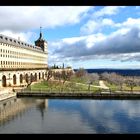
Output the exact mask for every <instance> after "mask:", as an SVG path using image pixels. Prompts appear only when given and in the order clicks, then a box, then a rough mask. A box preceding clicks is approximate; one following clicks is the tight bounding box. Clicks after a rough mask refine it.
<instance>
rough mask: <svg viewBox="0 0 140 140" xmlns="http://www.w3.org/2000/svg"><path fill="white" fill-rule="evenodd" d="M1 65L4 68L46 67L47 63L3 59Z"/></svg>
mask: <svg viewBox="0 0 140 140" xmlns="http://www.w3.org/2000/svg"><path fill="white" fill-rule="evenodd" d="M0 64H1V67H2V68H3V67H4V68H6V67H8V68H12V67H18V68H19V67H28V68H29V67H31V68H36V67H46V66H47V65H46V64H37V63H34V64H33V63H24V62H13V61H1V62H0Z"/></svg>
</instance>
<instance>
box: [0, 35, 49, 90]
mask: <svg viewBox="0 0 140 140" xmlns="http://www.w3.org/2000/svg"><path fill="white" fill-rule="evenodd" d="M40 38H41V40H39V39H40ZM39 39H38V40H37V41H36V43H35V46H33V45H30V44H28V43H25V42H23V41H20V40H17V39H14V38H11V37H8V36H5V35H0V88H1V87H7V86H20V85H26V84H28V83H29V82H31V81H37V80H39V79H44V78H45V77H46V74H47V73H46V70H47V67H48V63H47V59H48V52H47V42H46V41H45V40H43V39H42V33H40V37H39ZM40 41H41V45H38V46H37V45H36V44H39V43H40Z"/></svg>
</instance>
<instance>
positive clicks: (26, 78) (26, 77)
mask: <svg viewBox="0 0 140 140" xmlns="http://www.w3.org/2000/svg"><path fill="white" fill-rule="evenodd" d="M25 81H26V83H28V82H29V80H28V74H27V73H26V74H25Z"/></svg>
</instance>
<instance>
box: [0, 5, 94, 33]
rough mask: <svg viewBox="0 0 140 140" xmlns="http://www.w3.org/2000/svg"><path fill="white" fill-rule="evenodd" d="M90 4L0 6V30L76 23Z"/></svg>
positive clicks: (50, 26)
mask: <svg viewBox="0 0 140 140" xmlns="http://www.w3.org/2000/svg"><path fill="white" fill-rule="evenodd" d="M91 8H92V7H90V6H76V7H74V6H2V7H0V17H1V22H0V30H12V31H14V32H19V31H25V30H29V29H30V30H31V29H35V28H39V27H40V25H42V26H43V27H44V28H54V27H56V26H62V25H66V24H76V23H78V22H80V20H81V19H82V18H83V16H84V15H85V14H86V13H87V12H88V11H89V10H90V9H91Z"/></svg>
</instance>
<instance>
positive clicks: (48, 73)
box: [47, 69, 53, 81]
mask: <svg viewBox="0 0 140 140" xmlns="http://www.w3.org/2000/svg"><path fill="white" fill-rule="evenodd" d="M52 76H53V71H52V70H51V69H48V70H47V81H49V80H50V79H51V78H52Z"/></svg>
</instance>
